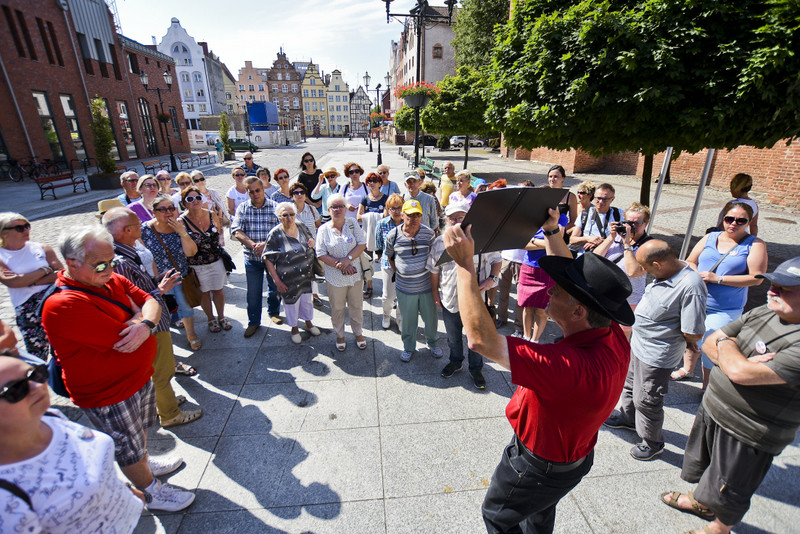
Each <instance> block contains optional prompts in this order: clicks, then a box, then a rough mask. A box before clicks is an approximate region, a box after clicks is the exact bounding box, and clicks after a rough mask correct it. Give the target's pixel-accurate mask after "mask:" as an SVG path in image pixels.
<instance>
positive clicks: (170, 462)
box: [147, 456, 183, 477]
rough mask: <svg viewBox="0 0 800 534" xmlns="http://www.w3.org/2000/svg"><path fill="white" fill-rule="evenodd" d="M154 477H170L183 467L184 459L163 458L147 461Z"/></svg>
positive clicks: (175, 457) (178, 457)
mask: <svg viewBox="0 0 800 534" xmlns="http://www.w3.org/2000/svg"><path fill="white" fill-rule="evenodd" d="M147 463H148V464H149V465H150V471H152V473H153V476H154V477H160V476H163V475H168V474H170V473H172V472H173V471H175V470H176V469H178V468H179V467H180V466H182V465H183V458H181V457H180V456H162V457H159V458H153V457H152V456H151V457H150V458H148V459H147Z"/></svg>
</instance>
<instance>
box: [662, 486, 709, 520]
mask: <svg viewBox="0 0 800 534" xmlns="http://www.w3.org/2000/svg"><path fill="white" fill-rule="evenodd" d="M667 495H669V501H665V500H664V497H666V496H667ZM681 495H684V494H683V493H681V492H680V491H665V492H664V493H662V494H661V497H660V499H661V502H663V503H664V504H666V505H667V506H669V507H670V508H675V509H676V510H680V511H681V512H684V513H687V514H693V515H696V516H697V517H699V518H700V519H705V520H706V521H713V520H714V519H715V518H716V514H715V513H714V512H712V511H711V510H709V509H708V508H706V507H705V506H703V505H701V504H700V503H699V502H697V501H696V500H695V498H694V494H692V492H691V491H690V492H689V493H687V494H686V496H687V497H689V501H690V502H691V505H692V506H691V508H681V507H680V506H678V499H680V498H681Z"/></svg>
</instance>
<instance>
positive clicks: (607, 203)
mask: <svg viewBox="0 0 800 534" xmlns="http://www.w3.org/2000/svg"><path fill="white" fill-rule="evenodd" d="M614 194H615V193H614V186H613V185H611V184H608V183H605V184H600V185H598V186H597V189H595V191H594V200H593V202H594V206H592V207H590V208H589V209H588V210H584V211H583V212H582V213H581V220H580V225H577V224H576V225H575V229H574V230H573V231H572V236H570V238H569V244H570V245H580V246H581V247H582V249H580V250H579V251H578V255H579V256H580V255H581V254H583V253H584V252H586V251H589V250H593V249H594V248H596V247H598V246H600V244H601V243H602V242H603V240H604V239H606V238H607V237H608V233H609V226H610V225H611V223H612V221H616V222H619V221H620V220H622V213H621V212H620V210H619V208H616V207H614V206H612V205H611V203H612V202H614Z"/></svg>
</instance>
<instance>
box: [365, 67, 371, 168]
mask: <svg viewBox="0 0 800 534" xmlns="http://www.w3.org/2000/svg"><path fill="white" fill-rule="evenodd" d="M371 79H372V78H370V76H369V72H365V73H364V85H366V86H367V137H369V151H370V152H372V119H370V118H369V116H370V115H371V114H372V106H371V105H370V101H369V82H370V80H371Z"/></svg>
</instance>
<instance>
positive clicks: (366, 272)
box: [347, 219, 375, 282]
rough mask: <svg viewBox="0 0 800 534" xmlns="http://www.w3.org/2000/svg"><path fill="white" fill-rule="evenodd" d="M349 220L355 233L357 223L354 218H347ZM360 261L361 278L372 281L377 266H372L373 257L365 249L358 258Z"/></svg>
mask: <svg viewBox="0 0 800 534" xmlns="http://www.w3.org/2000/svg"><path fill="white" fill-rule="evenodd" d="M347 222H348V223H349V224H350V230H351V231H352V232H353V235H355V233H356V228H355V225H356V223H355V222H354V221H353V219H347ZM358 261H359V262H360V264H361V278H362V279H363V280H364V281H365V282H370V281H372V275H373V274H374V273H375V268H374V267H373V266H372V258H370V257H369V256H368V255H367V252H366V251H364V252H362V253H361V255H360V256H359V258H358Z"/></svg>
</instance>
